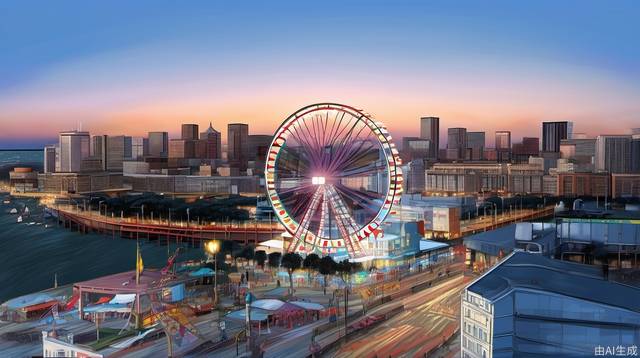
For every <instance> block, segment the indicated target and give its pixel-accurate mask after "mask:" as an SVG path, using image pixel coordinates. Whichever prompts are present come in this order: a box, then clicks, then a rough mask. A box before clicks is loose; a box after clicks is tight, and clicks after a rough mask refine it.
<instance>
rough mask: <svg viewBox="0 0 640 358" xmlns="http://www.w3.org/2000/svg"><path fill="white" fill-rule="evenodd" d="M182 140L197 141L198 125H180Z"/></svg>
mask: <svg viewBox="0 0 640 358" xmlns="http://www.w3.org/2000/svg"><path fill="white" fill-rule="evenodd" d="M180 139H182V140H197V139H198V125H197V124H183V125H182V136H181V137H180Z"/></svg>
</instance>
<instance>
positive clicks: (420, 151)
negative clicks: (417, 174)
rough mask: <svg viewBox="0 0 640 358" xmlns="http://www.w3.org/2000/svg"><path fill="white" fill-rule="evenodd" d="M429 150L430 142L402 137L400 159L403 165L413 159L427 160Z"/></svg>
mask: <svg viewBox="0 0 640 358" xmlns="http://www.w3.org/2000/svg"><path fill="white" fill-rule="evenodd" d="M430 149H431V141H430V140H428V139H424V138H417V137H403V138H402V151H401V152H400V156H401V157H402V161H403V162H405V163H409V162H411V161H412V160H415V159H427V158H429V155H430V154H429V153H430V152H429V151H430Z"/></svg>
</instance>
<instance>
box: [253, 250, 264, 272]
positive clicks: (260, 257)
mask: <svg viewBox="0 0 640 358" xmlns="http://www.w3.org/2000/svg"><path fill="white" fill-rule="evenodd" d="M253 258H254V259H255V260H256V262H257V263H258V265H260V267H262V268H263V269H264V263H265V262H266V261H267V253H266V252H264V250H258V251H256V252H255V254H254V255H253Z"/></svg>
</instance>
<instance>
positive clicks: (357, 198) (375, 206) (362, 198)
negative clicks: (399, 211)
mask: <svg viewBox="0 0 640 358" xmlns="http://www.w3.org/2000/svg"><path fill="white" fill-rule="evenodd" d="M335 187H336V190H337V191H338V192H339V193H340V194H342V195H343V196H345V197H347V198H348V199H349V200H351V201H353V202H358V203H362V202H366V203H367V204H369V205H361V204H360V205H359V206H360V207H362V208H363V209H365V210H367V211H369V212H370V213H375V214H377V213H378V211H379V210H380V207H381V205H382V204H381V203H377V202H375V201H374V199H372V198H371V197H370V196H367V195H364V194H363V193H361V192H358V191H355V190H353V189H350V188H348V187H346V186H344V185H342V184H338V185H336V186H335ZM378 199H383V198H378Z"/></svg>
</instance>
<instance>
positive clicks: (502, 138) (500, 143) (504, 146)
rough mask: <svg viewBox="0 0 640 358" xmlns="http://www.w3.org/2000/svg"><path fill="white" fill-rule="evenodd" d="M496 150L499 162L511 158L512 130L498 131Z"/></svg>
mask: <svg viewBox="0 0 640 358" xmlns="http://www.w3.org/2000/svg"><path fill="white" fill-rule="evenodd" d="M495 144H496V145H495V146H496V152H497V155H498V161H499V162H508V161H510V160H511V132H509V131H496V142H495Z"/></svg>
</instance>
